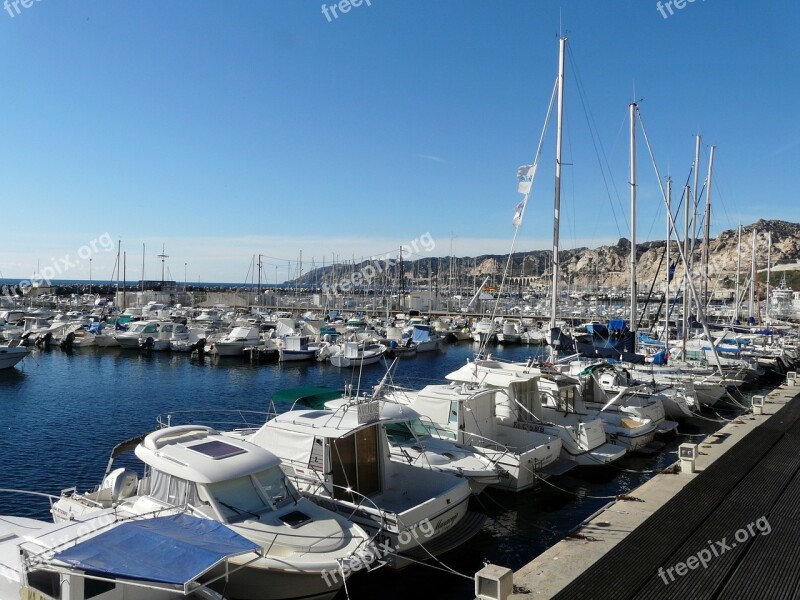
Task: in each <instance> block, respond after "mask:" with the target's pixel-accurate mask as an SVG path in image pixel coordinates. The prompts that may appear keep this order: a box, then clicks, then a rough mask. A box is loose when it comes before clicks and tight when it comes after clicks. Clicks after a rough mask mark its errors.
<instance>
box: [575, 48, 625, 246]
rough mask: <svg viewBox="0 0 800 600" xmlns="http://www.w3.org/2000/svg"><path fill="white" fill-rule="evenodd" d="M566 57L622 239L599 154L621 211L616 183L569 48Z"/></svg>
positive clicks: (623, 123) (615, 222)
mask: <svg viewBox="0 0 800 600" xmlns="http://www.w3.org/2000/svg"><path fill="white" fill-rule="evenodd" d="M567 55H568V56H569V60H570V66H571V67H572V72H573V73H575V83H576V86H575V87H576V88H577V90H578V98H579V99H580V101H581V106H582V108H583V114H584V116H585V117H586V124H587V125H588V127H589V137H590V139H591V140H592V146H593V147H594V153H595V157H596V158H597V164H598V167H599V168H600V175H601V176H602V178H603V186H604V187H605V190H606V196H607V197H608V203H609V206H610V207H611V214H612V215H613V217H614V225H615V226H616V228H617V233H618V234H619V236H620V237H622V233H621V231H620V228H619V221H618V220H617V212H616V210H615V209H614V201H613V199H612V197H611V190H610V189H609V187H608V179H607V178H606V172H605V168H604V167H603V163H602V161H601V160H600V154H601V153H602V155H603V159H604V160H605V162H606V166H607V167H608V171H609V177H610V178H611V183H612V185H613V187H614V193H615V194H616V196H617V202H619V203H620V209H622V203H621V201H620V198H619V191H618V190H617V186H616V183H615V182H614V178H613V175H611V173H612V171H611V167H610V166H608V157H607V156H606V152H605V148H604V147H603V142H602V140H600V137H599V136H597V137H595V132H596V130H597V124H596V123H595V120H594V115H593V114H592V112H591V108H590V107H589V105H588V102H587V101H586V98H585V88H584V85H583V80H582V79H581V76H580V71H579V70H578V66H577V63H576V62H575V59H574V56H573V50H572V47H571V46H570V47H568V48H567ZM624 125H625V121H624V119H623V122H622V127H624ZM622 127H620V132H621V131H622ZM619 135H620V134H619V133H618V134H617V137H619ZM598 144H599V146H600V152H598V149H597V147H598ZM622 214H623V215H625V212H624V211H622Z"/></svg>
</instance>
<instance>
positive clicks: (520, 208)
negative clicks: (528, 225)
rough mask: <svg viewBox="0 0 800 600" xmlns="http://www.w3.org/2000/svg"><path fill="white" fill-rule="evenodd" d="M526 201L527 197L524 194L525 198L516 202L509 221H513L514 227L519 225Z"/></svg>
mask: <svg viewBox="0 0 800 600" xmlns="http://www.w3.org/2000/svg"><path fill="white" fill-rule="evenodd" d="M527 203H528V197H527V196H525V199H524V200H523V201H522V202H520V203H519V204H517V208H516V209H515V210H514V219H513V220H512V221H511V222H512V223H514V227H519V226H520V224H521V223H522V215H524V214H525V205H526V204H527Z"/></svg>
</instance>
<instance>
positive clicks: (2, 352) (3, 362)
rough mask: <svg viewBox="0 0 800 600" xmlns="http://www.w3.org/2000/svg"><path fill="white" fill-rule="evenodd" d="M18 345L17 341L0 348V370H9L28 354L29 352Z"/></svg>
mask: <svg viewBox="0 0 800 600" xmlns="http://www.w3.org/2000/svg"><path fill="white" fill-rule="evenodd" d="M18 344H19V340H14V341H12V342H9V343H8V344H6V345H3V346H0V369H10V368H11V367H13V366H14V365H16V364H17V363H18V362H19V361H21V360H22V359H23V358H25V357H26V356H28V354H30V352H31V351H30V350H28V349H27V348H25V347H24V346H19V345H18Z"/></svg>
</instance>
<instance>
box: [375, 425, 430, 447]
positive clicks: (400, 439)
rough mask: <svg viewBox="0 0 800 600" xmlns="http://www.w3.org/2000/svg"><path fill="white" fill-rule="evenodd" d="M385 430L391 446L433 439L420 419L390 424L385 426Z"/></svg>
mask: <svg viewBox="0 0 800 600" xmlns="http://www.w3.org/2000/svg"><path fill="white" fill-rule="evenodd" d="M385 429H386V437H387V438H388V439H389V443H390V444H403V443H405V442H413V441H415V440H424V439H427V438H429V437H431V434H430V432H429V431H428V429H427V427H425V425H423V424H422V421H420V420H419V419H414V420H412V421H403V422H401V423H389V424H388V425H386V426H385Z"/></svg>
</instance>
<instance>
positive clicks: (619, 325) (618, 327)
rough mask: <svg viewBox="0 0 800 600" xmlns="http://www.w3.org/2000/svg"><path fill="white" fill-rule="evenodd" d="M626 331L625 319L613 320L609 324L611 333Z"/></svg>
mask: <svg viewBox="0 0 800 600" xmlns="http://www.w3.org/2000/svg"><path fill="white" fill-rule="evenodd" d="M624 329H625V319H611V320H610V321H609V322H608V330H609V331H623V330H624Z"/></svg>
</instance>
